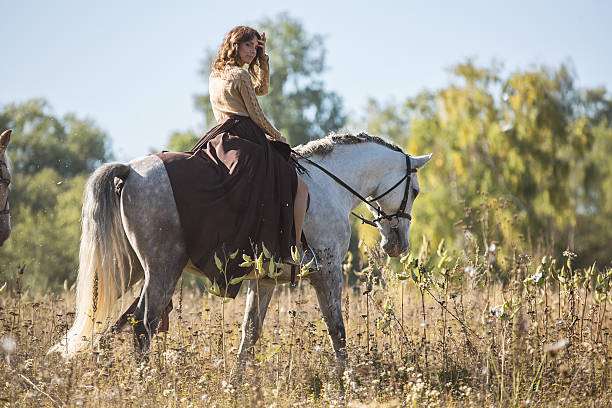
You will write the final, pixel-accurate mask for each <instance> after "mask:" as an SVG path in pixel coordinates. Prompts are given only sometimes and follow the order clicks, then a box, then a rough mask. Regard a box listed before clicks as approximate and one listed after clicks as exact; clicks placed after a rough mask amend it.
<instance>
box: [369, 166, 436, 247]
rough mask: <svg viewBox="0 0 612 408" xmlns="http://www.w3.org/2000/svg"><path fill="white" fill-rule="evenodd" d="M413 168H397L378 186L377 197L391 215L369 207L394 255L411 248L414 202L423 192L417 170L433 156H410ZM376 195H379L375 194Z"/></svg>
mask: <svg viewBox="0 0 612 408" xmlns="http://www.w3.org/2000/svg"><path fill="white" fill-rule="evenodd" d="M409 158H410V160H409V161H407V162H406V163H409V165H410V168H408V169H407V168H406V164H404V162H402V165H401V166H399V162H398V166H397V167H395V168H394V169H393V170H392V171H390V172H389V173H387V175H386V176H385V177H384V180H383V181H382V182H381V184H380V185H379V186H378V188H377V190H376V193H377V196H380V195H383V196H382V197H381V198H379V199H376V203H377V204H378V205H379V206H380V209H381V210H382V211H383V212H384V214H386V215H387V216H388V217H381V215H380V213H379V212H378V211H377V209H376V208H374V207H372V206H369V209H370V211H371V212H372V215H374V217H375V218H376V220H377V221H376V227H377V228H378V231H379V232H380V235H381V237H382V240H381V243H380V244H381V246H382V248H383V250H384V251H385V252H386V253H387V255H389V256H391V257H397V256H400V255H401V254H402V253H403V252H405V251H406V250H408V248H409V247H410V238H409V234H410V223H411V216H410V213H411V212H412V204H413V203H414V200H415V199H416V197H417V195H418V194H419V180H418V177H417V172H416V170H417V169H420V168H422V167H423V166H424V165H425V164H426V163H427V162H428V161H429V159H430V158H431V154H429V155H426V156H416V157H412V156H410V157H409ZM406 175H407V179H405V180H404V181H403V182H401V183H399V184H397V183H398V180H401V178H402V177H404V176H406ZM375 198H376V197H375Z"/></svg>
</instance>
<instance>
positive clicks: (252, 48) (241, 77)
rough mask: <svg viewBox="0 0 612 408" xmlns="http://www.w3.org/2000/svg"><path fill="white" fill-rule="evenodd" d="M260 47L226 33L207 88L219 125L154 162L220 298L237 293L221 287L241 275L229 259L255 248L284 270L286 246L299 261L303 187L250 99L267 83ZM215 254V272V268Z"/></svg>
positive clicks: (261, 41)
mask: <svg viewBox="0 0 612 408" xmlns="http://www.w3.org/2000/svg"><path fill="white" fill-rule="evenodd" d="M265 46H266V37H265V34H263V35H261V36H260V35H259V33H258V32H257V31H255V30H254V29H252V28H250V27H245V26H238V27H235V28H233V29H232V30H231V31H230V32H229V33H227V35H226V37H225V39H224V40H223V44H222V45H221V47H220V49H219V53H218V55H217V58H216V59H215V61H214V64H213V67H212V72H211V75H210V83H209V92H210V101H211V104H212V108H213V112H214V115H215V118H216V119H217V121H218V122H219V123H218V124H217V126H215V127H213V128H212V129H211V130H210V131H209V132H208V133H206V135H204V136H203V137H202V138H201V139H200V141H199V142H198V143H197V144H196V145H195V146H194V147H193V149H192V150H191V151H190V152H185V153H175V152H162V153H160V154H159V157H160V158H161V159H162V160H163V162H164V165H165V167H166V171H167V173H168V175H169V177H170V183H171V185H172V190H173V194H174V200H175V202H176V206H177V210H178V214H179V217H180V219H181V225H182V228H183V231H184V233H185V242H186V245H187V251H188V254H189V257H190V259H191V260H192V261H193V262H194V264H195V265H196V266H197V267H198V268H199V269H200V270H202V271H203V272H204V273H205V274H206V275H207V276H208V277H209V278H210V280H211V281H216V282H217V284H218V285H219V286H220V290H221V294H222V295H223V296H227V297H234V296H235V295H236V294H237V292H238V289H239V287H240V286H239V285H231V284H230V285H228V283H229V282H230V281H231V280H232V279H233V278H235V277H238V276H242V275H244V274H245V273H246V272H247V270H246V269H245V268H240V267H239V263H240V262H242V256H237V257H234V258H232V257H230V256H229V255H230V254H234V253H236V251H237V252H238V253H244V254H249V255H251V256H252V255H256V254H257V253H258V252H260V251H261V250H262V243H264V244H265V246H266V248H267V249H268V250H269V251H270V252H271V254H272V255H273V256H274V259H275V261H276V262H278V261H279V260H285V261H286V262H291V247H292V246H293V245H295V246H297V248H298V249H299V250H300V253H302V248H301V247H302V244H301V240H300V237H301V234H302V225H303V222H304V216H305V213H306V206H307V199H308V187H307V185H306V183H305V182H304V181H303V180H302V178H301V177H300V176H299V175H298V174H297V173H296V170H295V167H294V166H293V165H292V164H291V163H290V162H289V153H290V148H289V146H288V145H287V144H286V140H285V138H284V137H283V136H282V135H281V133H280V132H279V131H278V130H277V129H276V128H275V127H274V126H273V125H272V124H271V123H270V122H269V121H268V120H267V119H266V116H265V115H264V113H263V111H262V110H261V107H260V106H259V103H258V101H257V96H256V95H264V94H266V93H267V92H268V88H269V83H270V80H269V78H270V74H269V65H268V56H267V55H266V53H265ZM244 66H248V67H247V68H248V71H247V70H245V69H244V68H243V67H244ZM253 80H254V82H255V83H253ZM266 134H268V135H269V137H270V139H271V140H268V139H267V138H266V136H265V135H266ZM215 254H216V255H217V257H218V258H219V259H221V260H222V263H221V265H222V270H220V269H218V268H217V267H216V266H215V262H214V261H213V260H214V255H215Z"/></svg>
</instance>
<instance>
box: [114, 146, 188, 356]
mask: <svg viewBox="0 0 612 408" xmlns="http://www.w3.org/2000/svg"><path fill="white" fill-rule="evenodd" d="M130 165H131V168H132V171H131V172H130V174H129V176H128V178H127V180H126V181H125V185H124V187H123V190H122V192H121V211H122V221H123V225H124V229H125V232H126V235H127V237H128V240H129V241H130V244H131V245H132V248H133V249H134V252H135V253H136V254H137V256H138V260H139V261H140V264H141V265H142V268H143V270H144V285H143V288H142V293H141V296H140V300H139V302H138V305H137V307H136V308H135V310H134V319H135V320H136V322H135V323H134V331H135V347H136V350H137V351H140V352H144V353H146V352H147V351H148V349H149V344H150V342H151V337H152V335H153V334H154V332H155V329H156V328H157V325H158V323H159V319H160V317H161V315H162V312H163V311H164V310H165V309H166V307H167V306H168V304H169V303H170V300H171V299H172V294H173V293H174V288H175V286H176V282H177V281H178V278H179V276H180V275H181V273H182V271H183V268H184V267H185V265H186V264H187V250H186V245H185V241H184V238H183V233H182V229H181V223H180V219H179V216H178V212H177V209H176V205H175V203H174V196H173V194H172V188H171V186H170V180H169V178H168V175H167V173H166V170H165V168H164V164H163V163H162V162H161V160H159V158H157V157H156V156H147V157H146V158H142V159H139V160H137V161H134V162H132V163H130Z"/></svg>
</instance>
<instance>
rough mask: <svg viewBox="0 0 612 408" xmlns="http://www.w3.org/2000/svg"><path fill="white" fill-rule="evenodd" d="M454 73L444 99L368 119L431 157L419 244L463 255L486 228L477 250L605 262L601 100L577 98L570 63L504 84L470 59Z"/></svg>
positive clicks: (372, 105)
mask: <svg viewBox="0 0 612 408" xmlns="http://www.w3.org/2000/svg"><path fill="white" fill-rule="evenodd" d="M452 74H453V80H452V82H451V84H450V85H449V86H448V87H446V88H444V89H441V90H438V91H431V92H430V91H424V92H422V93H421V94H419V95H417V96H415V97H411V98H408V99H407V100H406V101H405V103H403V104H402V105H400V106H395V105H393V104H386V105H385V104H381V103H379V102H377V101H374V100H372V101H370V102H369V108H368V110H367V111H368V113H367V115H366V122H367V126H368V130H369V131H370V132H372V133H373V134H382V135H386V136H388V137H390V138H391V139H393V140H394V141H396V142H397V143H399V144H400V145H402V146H404V147H405V150H406V151H407V152H410V153H414V154H424V153H430V152H432V153H433V158H432V160H431V162H430V164H429V165H428V167H427V168H426V169H425V170H424V171H423V172H420V173H419V180H420V184H421V186H422V191H423V192H424V194H422V195H421V196H420V197H419V199H418V201H417V202H416V203H415V210H414V215H415V222H414V235H416V236H420V235H421V234H423V233H424V234H426V235H427V236H428V237H430V238H433V239H436V240H439V239H442V238H443V237H444V238H446V239H447V240H450V243H451V244H452V245H453V246H454V247H456V248H460V247H462V246H463V245H465V244H466V235H473V234H476V235H478V236H479V237H484V234H485V232H484V231H485V230H486V234H488V236H487V237H486V238H487V239H485V240H484V242H485V243H487V242H488V243H490V242H497V243H498V244H501V245H502V246H503V247H504V250H506V251H507V252H506V253H507V254H510V253H511V251H512V248H511V247H513V246H517V247H519V248H522V249H524V250H526V249H528V248H536V247H537V246H538V245H545V246H549V247H555V248H557V251H559V250H562V249H565V248H570V249H573V250H574V251H575V252H577V253H579V254H580V258H579V262H580V264H581V265H587V264H590V263H592V262H593V261H594V260H599V261H600V263H601V264H607V263H609V262H610V261H611V260H612V253H611V252H610V251H609V248H608V247H609V245H608V243H609V242H610V241H611V240H612V232H610V231H612V230H611V229H610V228H594V227H595V225H600V226H601V227H604V226H610V225H611V224H610V222H612V217H611V215H612V200H610V198H612V197H610V194H611V193H610V191H611V190H610V188H607V187H610V186H612V184H611V183H612V165H611V163H610V161H609V160H608V159H606V158H607V157H610V155H611V154H612V142H611V140H612V127H611V122H610V119H612V99H611V98H610V97H609V95H608V94H607V92H606V91H605V90H604V89H586V90H583V89H579V88H577V87H576V86H575V84H574V83H575V76H574V75H573V74H572V72H571V70H570V68H569V67H568V66H567V65H565V64H564V65H561V66H560V67H559V68H558V69H557V70H551V69H548V68H532V69H529V70H525V71H517V72H513V73H510V74H507V75H503V71H502V69H501V68H500V67H498V66H496V65H493V66H492V67H490V68H483V67H478V66H477V65H475V64H474V62H473V61H470V60H468V61H467V62H465V63H463V64H459V65H457V66H455V67H454V68H453V69H452ZM501 221H507V222H503V223H502V222H501ZM458 224H462V225H463V224H465V226H466V227H465V228H462V229H460V228H456V227H455V226H456V225H458ZM578 238H579V239H578ZM604 248H606V249H607V250H606V249H604Z"/></svg>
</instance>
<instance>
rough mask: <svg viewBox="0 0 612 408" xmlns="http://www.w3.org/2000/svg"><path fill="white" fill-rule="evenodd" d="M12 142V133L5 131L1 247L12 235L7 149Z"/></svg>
mask: <svg viewBox="0 0 612 408" xmlns="http://www.w3.org/2000/svg"><path fill="white" fill-rule="evenodd" d="M10 141H11V131H10V130H5V131H4V132H2V135H0V246H2V244H4V241H6V240H7V239H8V237H9V236H10V235H11V217H10V214H9V202H8V194H9V184H10V183H11V175H10V173H9V169H8V165H7V164H6V148H7V147H8V144H9V142H10Z"/></svg>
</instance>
